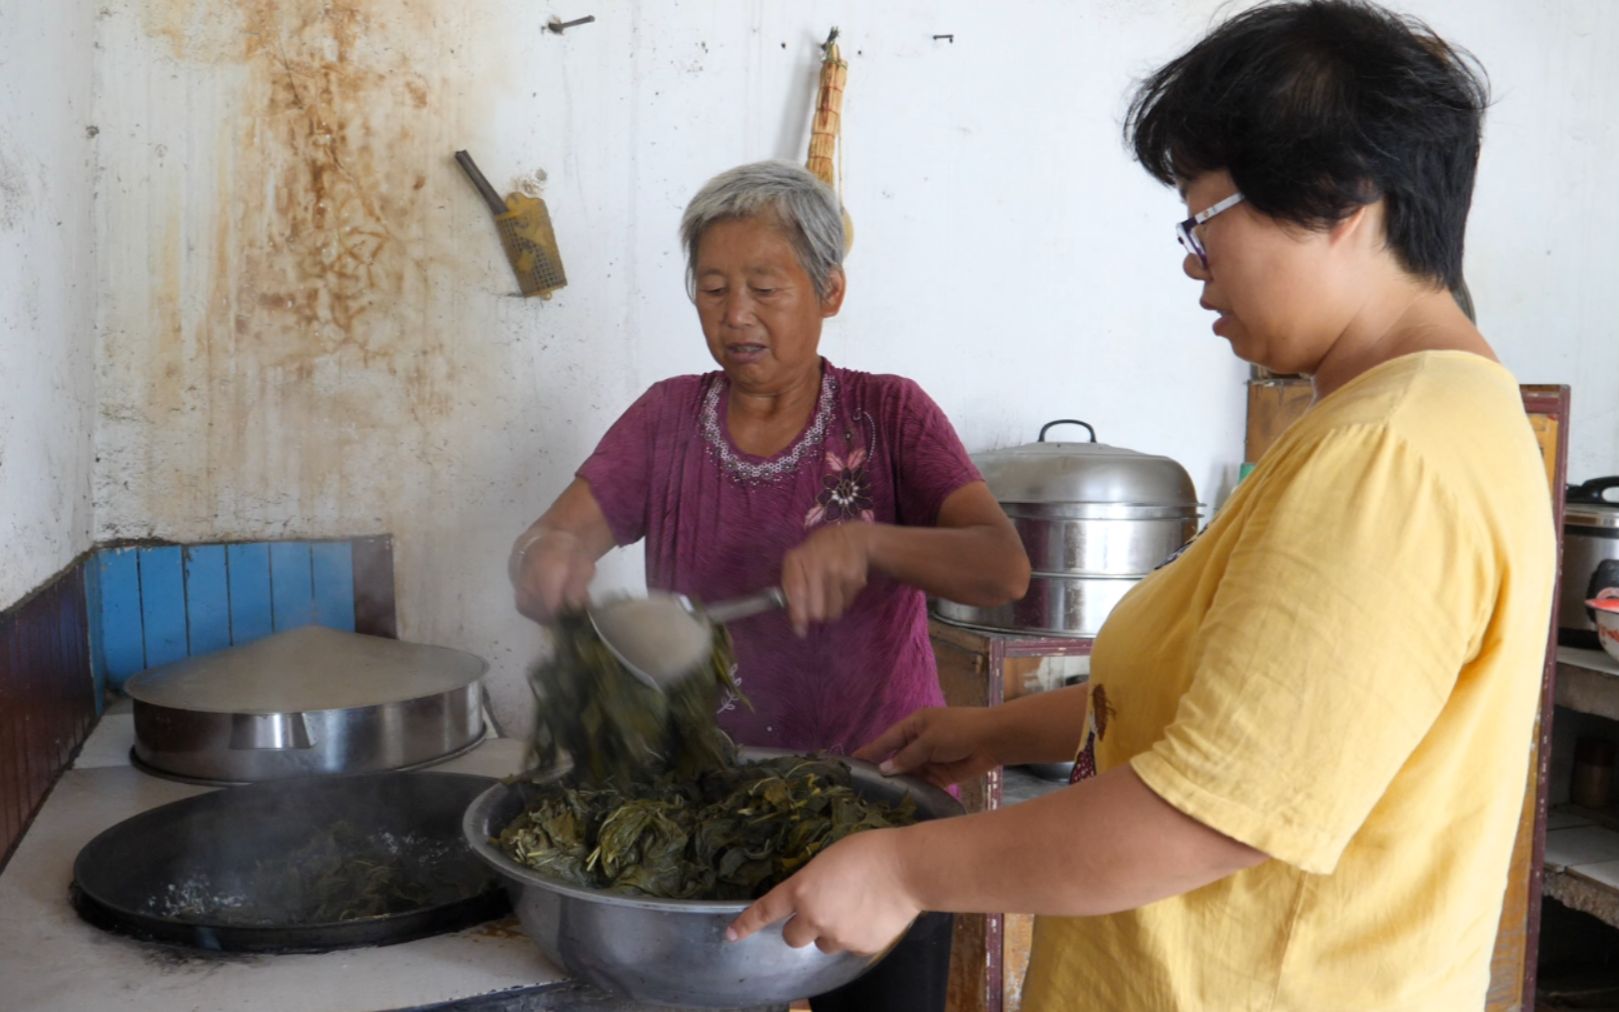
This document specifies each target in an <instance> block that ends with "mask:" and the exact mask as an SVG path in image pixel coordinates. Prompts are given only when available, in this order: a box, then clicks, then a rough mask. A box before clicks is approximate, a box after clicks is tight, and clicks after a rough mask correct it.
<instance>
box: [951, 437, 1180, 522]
mask: <svg viewBox="0 0 1619 1012" xmlns="http://www.w3.org/2000/svg"><path fill="white" fill-rule="evenodd" d="M1061 424H1076V425H1085V423H1084V422H1075V421H1072V420H1070V419H1063V420H1061V421H1057V422H1050V423H1048V424H1047V425H1046V426H1045V427H1044V428H1042V429H1041V430H1040V440H1039V441H1038V442H1034V443H1024V444H1023V445H1022V446H1013V447H1008V448H1006V449H1002V450H990V451H988V452H985V453H977V454H974V455H973V463H974V464H976V465H978V470H979V471H980V472H981V473H982V474H983V476H984V481H985V483H987V484H988V485H989V490H990V493H991V494H992V495H994V496H995V498H996V499H997V500H999V501H1000V502H1003V503H1014V502H1016V503H1117V504H1120V505H1131V506H1168V507H1178V508H1185V509H1196V508H1197V507H1198V505H1199V503H1198V501H1197V490H1196V489H1195V488H1194V487H1193V486H1192V478H1191V476H1190V475H1188V474H1187V473H1186V469H1185V468H1183V467H1181V466H1180V464H1178V463H1176V462H1175V461H1173V460H1171V459H1170V458H1168V457H1159V456H1154V455H1152V454H1146V453H1138V452H1136V451H1134V450H1126V449H1124V448H1123V447H1119V446H1108V445H1106V444H1105V443H1098V442H1095V437H1094V436H1093V437H1092V441H1091V442H1088V443H1078V442H1075V443H1068V442H1056V441H1049V442H1048V441H1047V440H1046V432H1047V430H1049V429H1051V428H1052V427H1053V426H1056V425H1061ZM1085 428H1087V429H1089V428H1090V426H1088V425H1085Z"/></svg>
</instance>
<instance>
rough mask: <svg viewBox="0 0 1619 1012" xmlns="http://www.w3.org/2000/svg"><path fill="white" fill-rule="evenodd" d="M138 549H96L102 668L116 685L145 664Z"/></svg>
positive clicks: (120, 684)
mask: <svg viewBox="0 0 1619 1012" xmlns="http://www.w3.org/2000/svg"><path fill="white" fill-rule="evenodd" d="M136 551H137V550H136V549H133V548H107V549H103V550H101V551H99V552H97V553H96V555H95V561H94V565H95V568H96V583H97V584H98V586H99V587H100V594H99V597H100V601H99V605H98V607H97V609H96V611H95V613H94V614H95V616H96V617H95V624H96V628H97V630H98V632H99V635H97V636H96V637H95V640H96V641H97V642H98V643H99V645H100V649H99V653H100V657H101V670H102V672H103V674H104V676H105V678H106V680H107V681H108V682H109V683H111V685H112V686H113V687H114V688H119V687H121V686H122V685H123V684H124V680H125V679H127V678H128V677H129V676H130V675H133V674H134V673H135V672H137V671H142V670H144V669H145V668H146V637H145V634H144V633H143V631H142V628H141V578H140V564H139V563H138V562H137V561H136Z"/></svg>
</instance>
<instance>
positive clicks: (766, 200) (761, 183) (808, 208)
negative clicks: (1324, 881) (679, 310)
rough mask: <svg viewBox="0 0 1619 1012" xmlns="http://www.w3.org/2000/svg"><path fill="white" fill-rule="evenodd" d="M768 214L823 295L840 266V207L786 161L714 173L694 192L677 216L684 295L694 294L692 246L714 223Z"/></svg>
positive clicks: (811, 177) (801, 170)
mask: <svg viewBox="0 0 1619 1012" xmlns="http://www.w3.org/2000/svg"><path fill="white" fill-rule="evenodd" d="M758 216H769V217H773V218H774V219H775V220H776V223H777V224H778V225H779V226H780V227H781V230H782V232H783V234H784V235H785V236H786V238H787V242H788V243H789V244H790V245H791V246H792V247H793V252H794V253H796V254H797V255H798V264H799V266H800V267H802V268H804V273H806V274H808V275H809V276H810V282H811V283H812V284H814V286H815V294H816V296H817V297H819V298H823V299H824V298H826V295H827V292H828V291H829V290H830V288H831V283H832V274H833V272H835V271H840V270H842V269H843V211H842V208H840V207H839V206H838V198H837V196H836V195H834V194H833V193H832V189H831V187H829V186H827V185H826V184H825V183H823V182H821V181H820V180H819V179H817V178H816V177H815V176H814V174H812V173H811V172H810V171H809V170H808V169H804V168H800V167H799V166H797V165H794V164H793V163H791V162H753V163H752V164H749V165H739V166H737V167H736V168H734V169H729V170H727V171H725V172H722V173H720V174H719V175H717V176H715V177H714V178H713V179H710V180H709V181H708V182H707V183H705V184H703V188H702V189H701V190H698V191H697V196H695V197H693V198H691V203H690V204H687V205H686V213H685V214H683V215H681V217H680V241H681V243H682V244H683V245H684V246H685V247H686V294H688V295H690V296H692V297H693V298H695V297H696V294H697V244H698V243H699V242H701V241H702V238H703V233H704V232H706V231H707V230H708V227H709V226H710V225H712V224H714V223H715V222H720V221H726V220H731V219H736V218H753V217H758Z"/></svg>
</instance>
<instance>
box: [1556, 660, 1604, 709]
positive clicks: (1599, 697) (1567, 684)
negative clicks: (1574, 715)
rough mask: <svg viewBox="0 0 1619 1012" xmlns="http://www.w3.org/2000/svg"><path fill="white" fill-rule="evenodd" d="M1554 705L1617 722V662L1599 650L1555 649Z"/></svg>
mask: <svg viewBox="0 0 1619 1012" xmlns="http://www.w3.org/2000/svg"><path fill="white" fill-rule="evenodd" d="M1557 705H1558V706H1563V707H1567V708H1568V709H1570V710H1577V711H1579V712H1580V713H1592V714H1595V715H1597V716H1598V717H1606V718H1608V719H1609V720H1619V662H1616V661H1614V659H1613V658H1612V657H1609V656H1608V655H1607V654H1605V653H1603V652H1602V651H1601V650H1586V649H1583V648H1581V647H1558V648H1557Z"/></svg>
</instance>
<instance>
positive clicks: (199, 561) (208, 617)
mask: <svg viewBox="0 0 1619 1012" xmlns="http://www.w3.org/2000/svg"><path fill="white" fill-rule="evenodd" d="M185 576H186V642H187V644H188V652H189V653H190V655H191V656H193V657H195V656H197V655H198V654H208V653H213V652H214V651H215V650H223V649H225V648H226V647H228V646H230V583H229V581H228V580H227V579H226V576H225V546H224V545H190V546H188V547H187V548H186V549H185Z"/></svg>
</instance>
